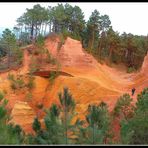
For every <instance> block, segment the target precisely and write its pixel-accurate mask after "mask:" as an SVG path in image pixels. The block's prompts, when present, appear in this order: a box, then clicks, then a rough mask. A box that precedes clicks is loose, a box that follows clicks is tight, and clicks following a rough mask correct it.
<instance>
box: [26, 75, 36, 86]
mask: <svg viewBox="0 0 148 148" xmlns="http://www.w3.org/2000/svg"><path fill="white" fill-rule="evenodd" d="M27 87H28V88H29V89H32V88H34V87H35V83H34V77H33V76H32V75H31V76H30V77H29V82H28V84H27Z"/></svg>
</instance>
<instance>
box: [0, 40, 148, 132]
mask: <svg viewBox="0 0 148 148" xmlns="http://www.w3.org/2000/svg"><path fill="white" fill-rule="evenodd" d="M59 42H60V40H59V38H58V37H56V38H55V39H51V38H50V37H49V38H47V39H46V40H45V48H47V49H48V51H49V52H50V53H51V54H52V56H53V57H55V58H56V59H57V61H58V62H59V63H60V72H61V73H66V75H64V74H61V75H60V74H59V75H58V76H57V77H56V79H55V80H54V81H53V82H52V83H51V82H50V81H49V79H48V78H47V75H48V72H49V73H50V71H51V69H52V67H51V66H50V65H49V64H43V65H41V70H40V71H44V72H41V73H37V74H36V75H35V88H33V89H32V90H31V93H32V98H31V100H29V99H27V98H26V95H27V93H28V89H25V88H24V89H23V88H22V89H21V90H17V91H16V92H14V91H12V90H11V88H10V82H9V80H8V79H7V77H8V74H9V73H11V74H12V73H13V74H15V75H18V74H19V75H23V77H26V78H27V77H28V71H29V64H30V60H31V55H30V53H29V52H28V49H31V48H32V46H33V45H30V46H28V47H26V48H24V49H22V50H24V60H23V66H22V67H21V68H19V69H17V70H9V71H7V72H3V73H0V90H1V91H5V92H6V96H5V97H6V98H7V99H8V100H9V103H8V105H7V108H8V109H9V112H10V113H11V116H12V118H13V119H12V121H13V122H14V123H15V124H20V125H21V126H22V127H24V128H23V129H24V130H25V132H26V133H29V132H32V130H30V129H31V123H32V122H33V118H34V117H35V116H38V117H39V118H40V120H41V119H43V117H44V115H45V114H44V112H43V109H44V108H49V107H50V106H51V105H52V104H53V103H55V104H59V100H58V93H59V92H62V91H63V88H64V87H68V88H69V91H70V93H71V94H72V96H73V98H74V99H75V102H76V109H75V112H76V113H77V115H76V117H75V118H74V120H73V122H74V121H75V120H76V119H77V118H78V117H79V118H81V119H85V114H86V111H87V107H88V105H89V104H99V103H100V102H101V101H104V102H106V103H107V104H108V107H109V110H110V111H111V110H112V109H113V107H114V105H115V103H116V101H117V99H118V98H119V97H120V96H121V95H123V94H124V93H129V94H130V95H131V89H132V87H135V88H136V94H135V95H134V97H133V102H136V95H137V94H138V93H139V92H140V91H141V90H142V89H143V88H145V87H147V86H148V77H147V75H148V74H147V73H148V69H147V65H148V55H147V56H146V57H145V59H144V63H143V66H142V68H141V71H140V72H137V73H134V74H133V73H132V74H128V73H126V71H123V70H119V69H118V68H111V67H108V66H107V65H105V64H100V63H98V62H97V60H95V58H94V57H93V56H92V55H90V54H88V53H86V51H84V49H83V48H82V44H81V42H80V41H77V40H74V39H72V38H70V37H68V38H67V39H66V41H65V43H64V44H63V45H62V47H61V48H60V49H58V50H57V47H58V44H59ZM45 75H46V76H45ZM18 101H21V103H20V102H18ZM22 102H23V103H22ZM24 102H26V103H24ZM39 104H40V105H41V104H42V105H43V108H42V109H40V108H38V105H39ZM24 117H25V118H24Z"/></svg>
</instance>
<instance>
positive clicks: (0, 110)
mask: <svg viewBox="0 0 148 148" xmlns="http://www.w3.org/2000/svg"><path fill="white" fill-rule="evenodd" d="M7 103H8V101H7V100H6V99H5V98H4V97H3V99H1V104H0V144H7V145H8V144H20V143H22V141H23V134H22V130H21V128H20V127H19V126H18V125H16V126H13V125H12V124H7V123H8V121H9V116H8V114H7V110H6V105H7Z"/></svg>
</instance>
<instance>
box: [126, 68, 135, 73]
mask: <svg viewBox="0 0 148 148" xmlns="http://www.w3.org/2000/svg"><path fill="white" fill-rule="evenodd" d="M135 71H136V69H135V68H134V67H129V68H128V69H127V73H132V72H135Z"/></svg>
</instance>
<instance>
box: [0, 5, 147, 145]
mask: <svg viewBox="0 0 148 148" xmlns="http://www.w3.org/2000/svg"><path fill="white" fill-rule="evenodd" d="M55 34H56V35H58V36H59V37H60V42H59V49H60V47H61V46H62V45H63V44H64V42H65V40H66V38H67V37H71V38H73V39H76V40H79V41H80V42H81V43H82V45H83V48H84V50H85V51H86V52H87V53H89V54H91V55H93V56H94V57H95V59H96V60H97V61H98V62H99V63H101V64H102V63H106V64H107V65H108V66H112V64H124V65H125V66H126V68H127V73H132V72H136V71H138V70H139V69H140V68H141V66H142V63H143V61H144V57H145V56H146V54H147V51H148V36H143V35H141V36H138V35H133V34H127V33H125V32H124V33H123V34H121V35H120V34H119V33H118V32H116V31H114V30H113V27H112V25H111V20H110V18H109V16H108V15H107V14H105V15H101V14H100V12H99V11H98V10H94V11H93V12H92V14H91V15H90V16H89V19H88V21H86V20H85V19H84V13H83V12H82V10H81V8H80V7H78V6H74V7H73V6H71V5H70V4H68V3H67V4H65V5H63V4H58V5H57V6H54V7H51V6H48V7H47V8H45V7H42V6H41V5H40V4H37V5H34V6H33V8H31V9H28V8H27V9H26V11H25V12H24V14H22V15H21V16H20V17H19V18H17V24H16V25H15V26H14V28H13V31H11V30H10V29H8V28H6V29H5V30H4V31H3V33H2V37H1V38H0V72H5V71H7V70H10V69H14V68H19V67H21V66H22V64H23V50H21V48H22V47H26V46H28V45H30V44H34V45H35V47H36V48H37V49H39V50H38V51H36V52H38V53H36V54H39V55H42V54H44V53H46V54H47V55H46V56H47V57H48V58H47V60H49V61H47V63H48V62H49V63H52V64H53V65H56V64H57V65H58V63H57V61H56V59H54V58H53V57H51V55H50V53H48V52H47V50H46V49H45V48H44V47H43V46H44V40H45V39H46V38H47V37H48V36H52V35H55ZM40 62H42V60H41V61H40ZM32 63H33V60H32ZM37 70H38V69H37V67H36V66H35V64H32V65H31V66H30V73H29V76H30V77H29V82H28V84H26V85H25V84H24V82H23V81H21V79H16V80H15V78H14V76H13V75H9V80H10V82H11V88H12V89H13V90H14V91H15V90H16V89H20V88H21V87H27V88H28V90H31V89H32V88H33V87H34V84H33V81H34V79H33V72H35V71H37ZM55 77H56V74H54V73H52V76H51V77H50V80H53V79H55ZM72 93H73V92H71V91H69V88H63V92H61V93H59V94H58V99H59V102H60V104H59V105H57V104H52V106H51V107H50V108H49V109H44V108H43V106H42V105H41V106H39V107H40V108H41V109H44V112H45V114H46V115H45V117H44V119H43V124H44V127H43V126H41V124H42V123H41V122H40V121H39V119H38V117H36V118H35V119H34V122H33V124H32V128H33V131H34V134H27V135H26V134H25V132H24V131H23V129H22V128H21V127H20V126H19V125H13V124H9V120H10V118H11V117H10V115H9V113H8V111H7V107H6V106H7V103H8V100H7V98H5V93H4V92H1V91H0V144H18V145H39V144H42V145H51V144H52V145H53V144H55V145H56V144H64V145H70V144H77V145H78V144H79V145H85V144H92V145H94V144H129V145H135V144H148V118H147V117H148V88H145V89H143V91H142V92H141V93H140V94H138V95H137V96H136V97H137V102H136V104H135V105H133V104H132V98H131V96H130V95H129V94H127V93H125V94H123V95H122V96H121V97H119V98H118V100H117V102H116V105H115V107H114V109H113V110H112V112H109V109H108V105H107V104H106V103H105V102H101V103H100V104H95V105H94V104H90V105H89V106H88V109H87V115H86V116H85V120H82V119H77V120H76V122H75V123H73V124H72V119H73V117H74V116H75V114H76V113H75V111H74V110H75V106H76V102H75V99H74V98H73V95H72ZM28 95H29V94H28ZM30 95H31V94H30ZM30 97H31V96H30ZM114 121H116V124H117V126H118V125H119V127H120V128H119V131H118V133H116V132H115V131H114V130H113V126H114ZM117 134H118V138H115V137H116V136H117Z"/></svg>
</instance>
